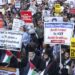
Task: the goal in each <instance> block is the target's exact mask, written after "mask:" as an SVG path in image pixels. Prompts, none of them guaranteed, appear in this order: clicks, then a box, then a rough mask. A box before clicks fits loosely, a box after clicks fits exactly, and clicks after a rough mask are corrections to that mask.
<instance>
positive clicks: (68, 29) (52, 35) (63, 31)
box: [44, 22, 74, 45]
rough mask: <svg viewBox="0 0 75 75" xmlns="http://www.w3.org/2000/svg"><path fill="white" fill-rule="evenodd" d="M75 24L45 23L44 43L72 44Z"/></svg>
mask: <svg viewBox="0 0 75 75" xmlns="http://www.w3.org/2000/svg"><path fill="white" fill-rule="evenodd" d="M73 28H74V25H73V24H72V23H66V22H63V23H62V22H61V23H58V22H57V23H53V22H52V23H50V22H45V23H44V43H45V44H64V45H70V39H71V37H72V34H73Z"/></svg>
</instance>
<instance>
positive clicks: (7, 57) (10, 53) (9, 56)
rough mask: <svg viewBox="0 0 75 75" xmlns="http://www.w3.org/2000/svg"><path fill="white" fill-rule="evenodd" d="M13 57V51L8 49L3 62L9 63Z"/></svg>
mask: <svg viewBox="0 0 75 75" xmlns="http://www.w3.org/2000/svg"><path fill="white" fill-rule="evenodd" d="M11 57H12V52H11V51H6V53H5V55H4V58H3V61H2V62H3V63H9V62H10V60H11Z"/></svg>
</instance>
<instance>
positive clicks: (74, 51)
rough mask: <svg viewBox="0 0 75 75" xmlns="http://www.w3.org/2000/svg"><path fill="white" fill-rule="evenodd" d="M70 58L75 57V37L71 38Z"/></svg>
mask: <svg viewBox="0 0 75 75" xmlns="http://www.w3.org/2000/svg"><path fill="white" fill-rule="evenodd" d="M70 58H71V59H75V38H71V45H70Z"/></svg>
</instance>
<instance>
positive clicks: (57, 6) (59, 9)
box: [54, 4, 61, 13]
mask: <svg viewBox="0 0 75 75" xmlns="http://www.w3.org/2000/svg"><path fill="white" fill-rule="evenodd" d="M54 11H55V13H61V5H60V4H55V5H54Z"/></svg>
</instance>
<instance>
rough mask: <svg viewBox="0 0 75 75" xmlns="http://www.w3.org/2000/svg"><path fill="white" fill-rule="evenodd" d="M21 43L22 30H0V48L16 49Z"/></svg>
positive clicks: (18, 48)
mask: <svg viewBox="0 0 75 75" xmlns="http://www.w3.org/2000/svg"><path fill="white" fill-rule="evenodd" d="M21 44H22V32H16V31H10V30H9V31H6V30H0V49H4V50H12V51H18V50H20V48H21Z"/></svg>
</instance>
